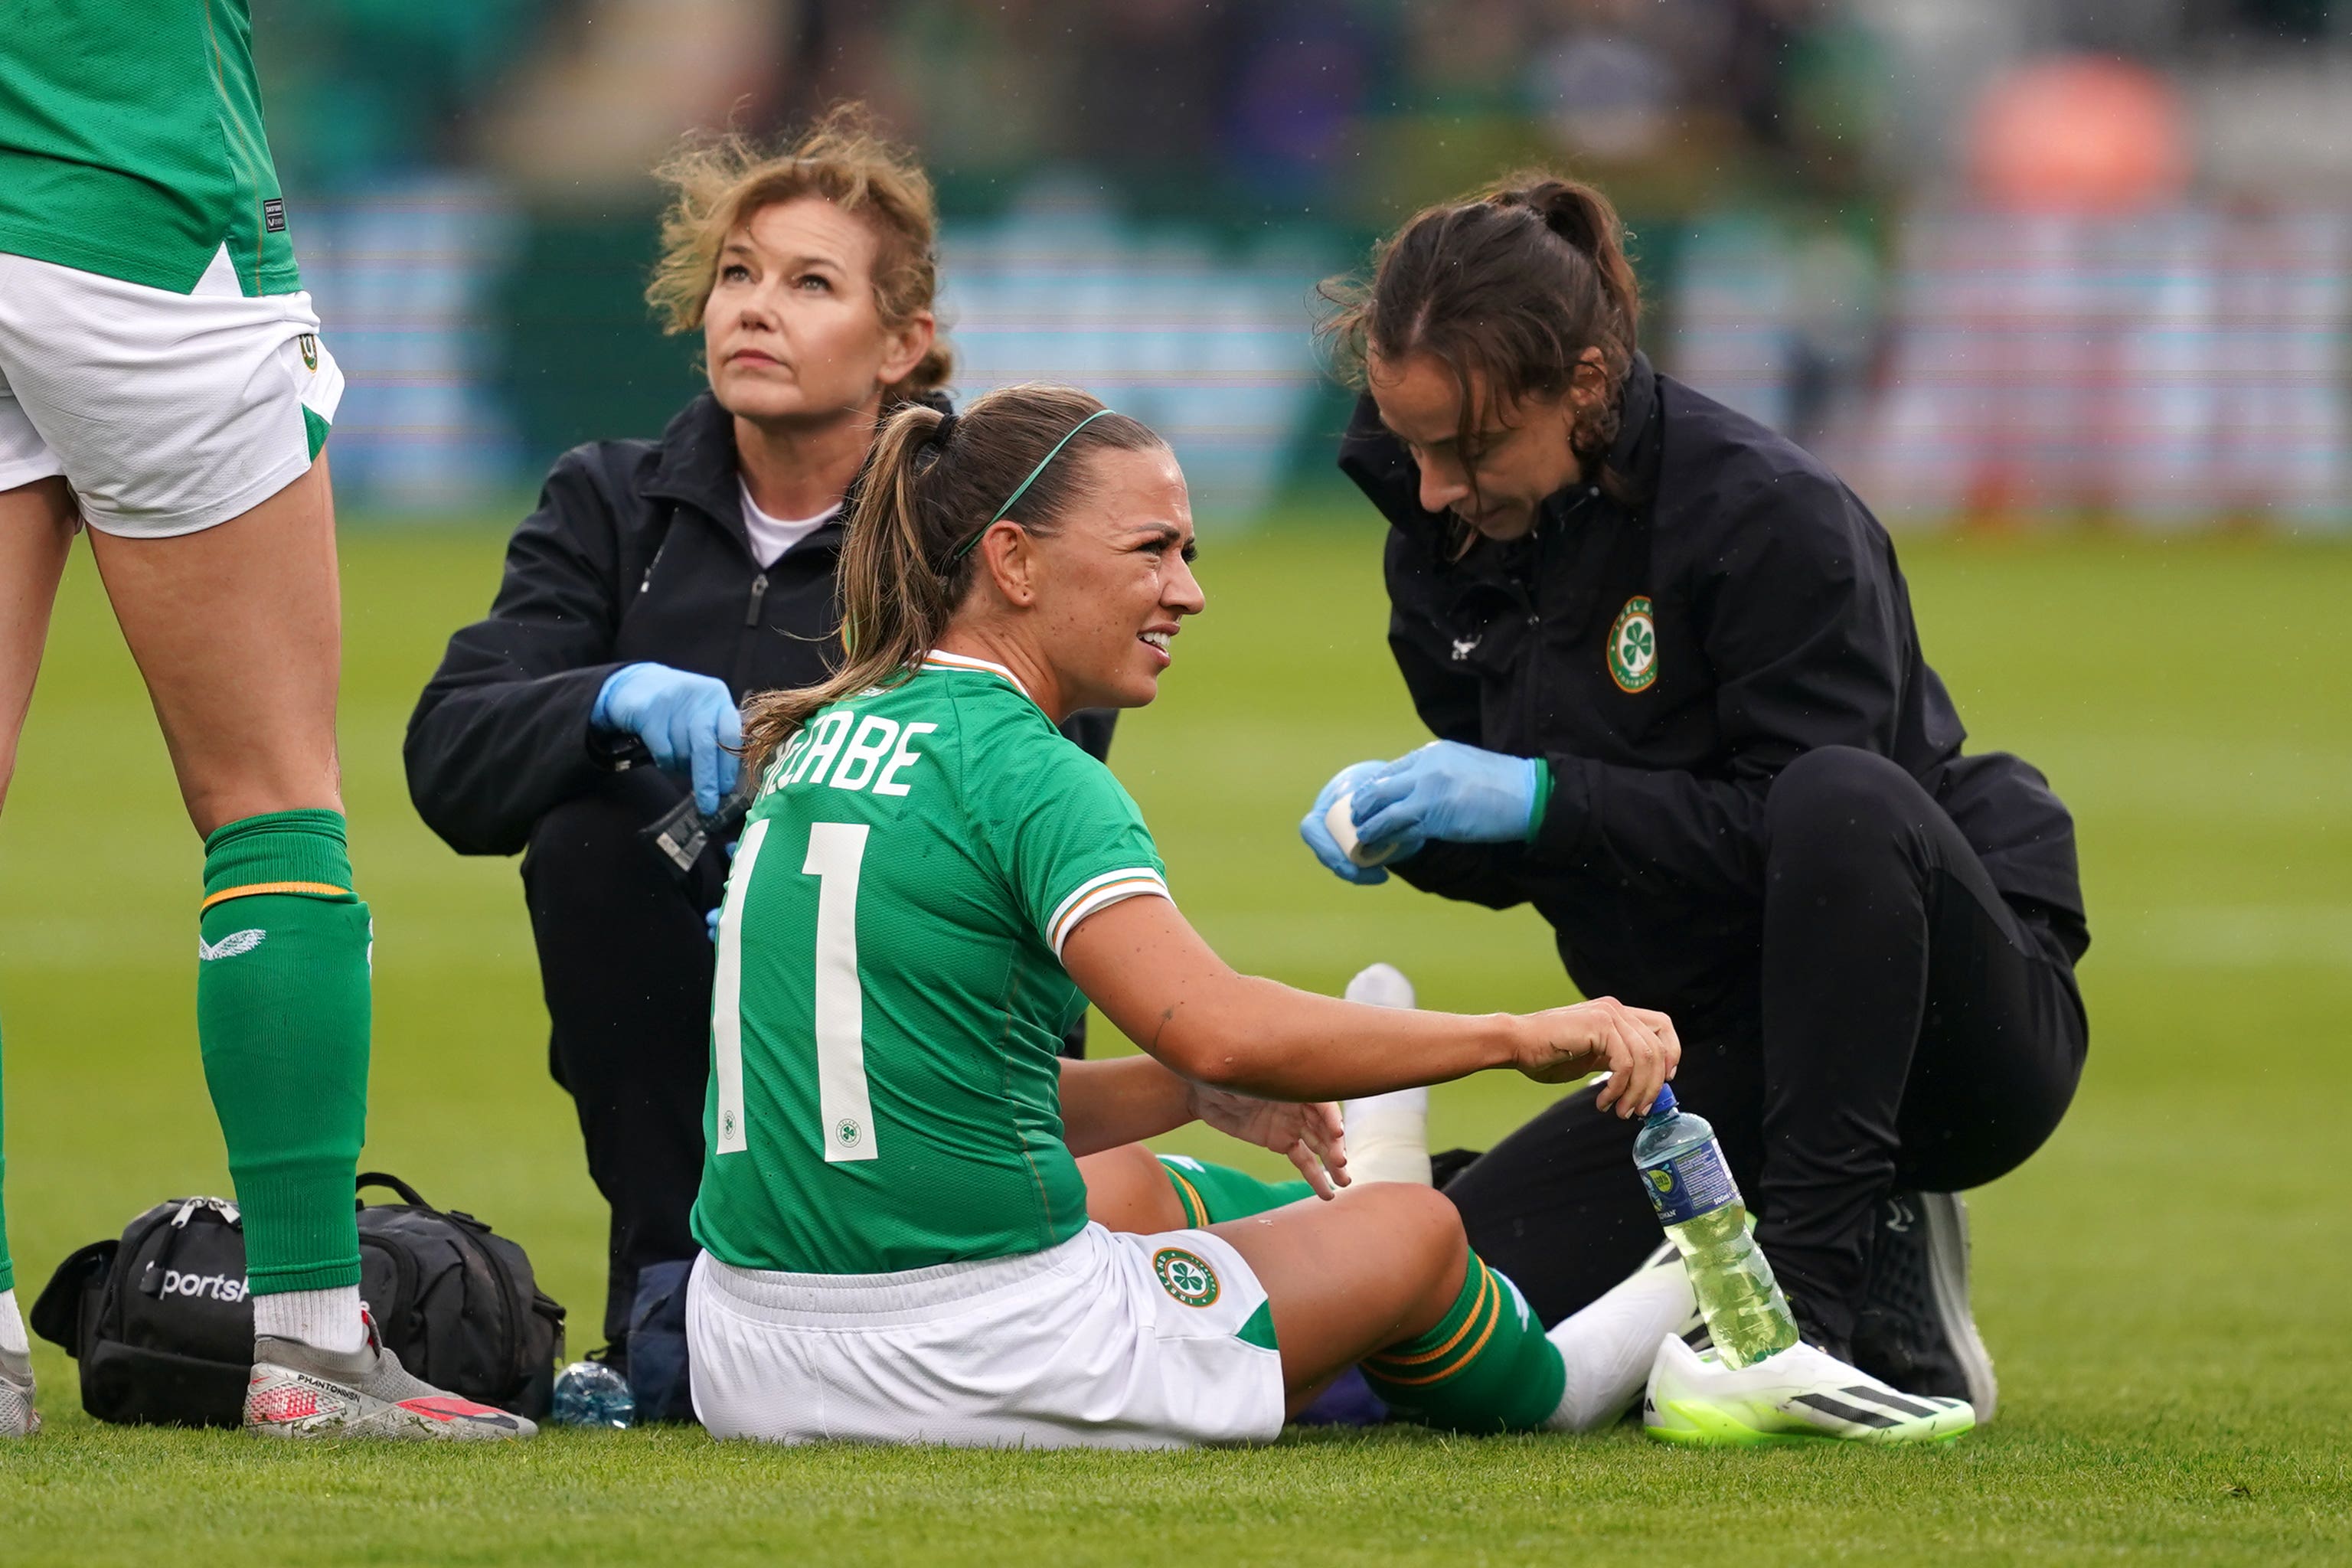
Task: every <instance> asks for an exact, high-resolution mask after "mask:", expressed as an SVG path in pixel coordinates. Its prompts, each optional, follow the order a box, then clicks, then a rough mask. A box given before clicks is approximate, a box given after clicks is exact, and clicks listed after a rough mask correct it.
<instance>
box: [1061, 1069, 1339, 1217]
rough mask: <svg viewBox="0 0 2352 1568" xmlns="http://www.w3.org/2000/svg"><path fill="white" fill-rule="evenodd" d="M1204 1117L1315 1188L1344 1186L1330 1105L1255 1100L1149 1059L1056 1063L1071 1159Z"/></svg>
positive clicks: (1327, 1192)
mask: <svg viewBox="0 0 2352 1568" xmlns="http://www.w3.org/2000/svg"><path fill="white" fill-rule="evenodd" d="M1192 1121H1205V1122H1207V1123H1208V1124H1209V1125H1210V1126H1212V1127H1213V1128H1215V1129H1216V1130H1217V1131H1220V1132H1223V1133H1224V1134H1225V1135H1226V1136H1228V1137H1231V1138H1238V1139H1240V1140H1241V1141H1242V1142H1244V1143H1255V1144H1256V1145H1257V1146H1258V1147H1259V1148H1261V1149H1271V1150H1273V1151H1274V1152H1276V1153H1277V1154H1280V1155H1283V1156H1285V1157H1286V1158H1287V1159H1288V1160H1289V1161H1290V1163H1292V1164H1294V1165H1296V1166H1297V1167H1298V1173H1299V1174H1300V1175H1302V1176H1305V1177H1306V1178H1307V1181H1308V1182H1309V1183H1311V1184H1313V1185H1314V1188H1315V1191H1316V1193H1317V1194H1318V1195H1320V1196H1323V1197H1327V1198H1328V1197H1329V1196H1331V1195H1332V1194H1333V1193H1334V1192H1335V1191H1336V1190H1337V1189H1338V1188H1339V1187H1343V1186H1346V1185H1347V1184H1348V1144H1347V1138H1346V1135H1345V1133H1344V1132H1343V1131H1341V1129H1340V1124H1339V1107H1338V1106H1336V1105H1332V1104H1328V1103H1322V1104H1307V1105H1300V1104H1295V1103H1286V1102H1283V1101H1277V1100H1259V1099H1255V1098H1254V1097H1252V1096H1249V1095H1245V1094H1235V1093H1233V1092H1231V1091H1229V1090H1226V1089H1212V1088H1210V1087H1208V1086H1207V1085H1205V1084H1198V1083H1193V1082H1191V1081H1190V1080H1188V1079H1182V1078H1179V1077H1178V1076H1177V1075H1176V1074H1174V1073H1172V1072H1171V1071H1169V1070H1168V1069H1167V1068H1164V1067H1162V1066H1160V1063H1158V1062H1156V1061H1154V1060H1152V1059H1151V1058H1150V1057H1127V1058H1122V1059H1120V1060H1117V1061H1108V1062H1071V1061H1066V1062H1064V1063H1063V1064H1062V1142H1065V1143H1066V1144H1068V1145H1069V1148H1070V1152H1071V1153H1072V1154H1073V1155H1076V1157H1078V1158H1079V1159H1084V1158H1085V1157H1086V1156H1087V1155H1088V1154H1097V1153H1100V1152H1102V1151H1104V1150H1105V1149H1116V1148H1118V1146H1119V1145H1121V1144H1123V1143H1138V1142H1142V1141H1143V1140H1144V1139H1146V1138H1157V1137H1158V1136H1159V1135H1160V1134H1161V1133H1162V1132H1172V1131H1175V1130H1176V1129H1177V1128H1179V1127H1182V1126H1184V1125H1185V1124H1186V1123H1188V1122H1192Z"/></svg>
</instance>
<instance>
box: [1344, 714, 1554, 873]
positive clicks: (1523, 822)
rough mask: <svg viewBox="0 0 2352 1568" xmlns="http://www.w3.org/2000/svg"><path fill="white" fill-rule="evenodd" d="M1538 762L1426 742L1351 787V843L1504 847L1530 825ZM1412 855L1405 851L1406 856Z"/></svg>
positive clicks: (1524, 834)
mask: <svg viewBox="0 0 2352 1568" xmlns="http://www.w3.org/2000/svg"><path fill="white" fill-rule="evenodd" d="M1542 766H1543V764H1542V763H1539V762H1537V761H1536V760H1535V759H1534V758H1532V757H1509V756H1505V755H1504V754H1503V753H1502V752H1484V751H1480V750H1479V749H1478V748H1477V747H1475V746H1465V745H1464V744H1462V743H1461V742H1459V741H1432V742H1430V743H1429V744H1428V745H1426V746H1423V747H1422V748H1421V750H1419V751H1417V752H1407V753H1406V754H1405V755H1404V756H1402V757H1400V758H1398V759H1397V760H1396V761H1395V762H1393V763H1390V764H1389V765H1388V766H1387V767H1386V768H1384V769H1382V770H1381V772H1380V773H1377V774H1376V775H1374V776H1373V777H1371V778H1370V779H1367V780H1366V781H1364V782H1363V783H1362V784H1358V785H1357V786H1356V810H1355V816H1356V837H1357V838H1358V839H1359V841H1360V843H1361V844H1362V846H1363V847H1364V848H1365V849H1367V850H1372V849H1380V848H1383V847H1386V846H1388V845H1389V844H1391V843H1395V844H1399V845H1404V844H1410V845H1411V846H1412V848H1414V849H1418V848H1420V847H1421V845H1422V843H1423V841H1424V840H1426V839H1431V838H1440V839H1444V840H1446V841H1448V842H1450V843H1454V844H1510V843H1517V842H1518V841H1519V840H1522V839H1524V838H1526V837H1527V836H1528V828H1529V827H1531V826H1534V824H1533V823H1532V822H1530V821H1529V820H1528V819H1529V818H1530V817H1531V816H1533V815H1534V813H1535V805H1536V786H1537V782H1538V779H1539V778H1540V776H1541V775H1540V773H1538V770H1539V769H1540V768H1541V767H1542ZM1405 852H1406V853H1410V851H1405Z"/></svg>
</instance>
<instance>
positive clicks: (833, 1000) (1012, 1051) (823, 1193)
mask: <svg viewBox="0 0 2352 1568" xmlns="http://www.w3.org/2000/svg"><path fill="white" fill-rule="evenodd" d="M1167 891H1168V886H1167V881H1166V872H1165V868H1163V867H1162V866H1161V865H1160V856H1159V852H1158V850H1156V849H1155V848H1154V847H1153V846H1152V842H1151V835H1150V832H1149V831H1147V830H1146V829H1145V827H1144V826H1143V817H1142V815H1141V813H1139V812H1138V811H1137V810H1136V807H1135V802H1134V801H1133V800H1132V799H1130V798H1129V795H1128V793H1127V791H1126V790H1124V789H1122V788H1120V787H1119V784H1118V780H1117V779H1115V778H1113V777H1112V776H1111V773H1110V770H1109V769H1108V768H1107V767H1105V766H1103V764H1102V763H1099V762H1097V761H1096V760H1095V759H1094V758H1092V757H1090V756H1088V755H1087V753H1086V752H1082V751H1080V750H1079V749H1078V748H1077V747H1076V746H1075V745H1073V744H1072V743H1071V742H1069V741H1067V740H1066V739H1064V738H1063V736H1062V734H1061V732H1060V731H1057V730H1056V729H1055V727H1054V725H1053V723H1052V722H1051V721H1049V720H1047V718H1046V717H1045V712H1044V710H1041V709H1039V708H1038V706H1037V705H1036V704H1035V703H1034V702H1033V701H1031V700H1030V699H1029V697H1028V695H1027V693H1025V692H1024V691H1023V690H1022V689H1021V687H1020V684H1019V683H1018V682H1017V681H1016V680H1015V679H1013V675H1012V673H1011V672H1010V671H1008V670H1005V669H1003V668H1001V667H999V666H996V665H992V664H987V663H984V662H982V661H981V660H978V659H972V658H963V657H961V656H959V655H955V654H945V653H934V654H932V655H931V656H930V657H929V658H928V659H926V660H925V661H924V664H923V666H922V668H921V669H920V670H919V671H918V672H917V673H916V674H915V675H914V676H913V677H912V678H911V679H908V680H906V681H905V682H903V683H902V684H899V685H897V686H891V687H887V688H882V689H876V690H872V691H868V692H866V693H865V694H863V695H861V696H858V697H854V698H850V699H848V700H845V701H842V702H837V703H835V704H834V705H833V706H831V707H829V708H826V709H824V710H823V711H821V712H819V713H818V714H816V715H814V717H813V718H812V719H811V720H810V721H809V722H808V724H807V725H805V726H804V727H803V729H802V730H801V731H800V732H799V733H798V734H796V735H795V736H793V739H792V741H791V742H790V743H789V744H788V745H787V746H786V747H785V749H784V751H783V752H782V753H781V754H780V755H779V756H778V757H777V758H776V760H775V761H774V762H773V763H771V764H770V765H769V767H768V769H767V771H766V773H764V775H763V776H762V778H761V786H760V795H759V798H758V800H757V801H756V802H755V803H754V805H752V808H751V816H750V817H749V818H748V819H747V820H746V822H745V824H744V828H743V838H742V842H741V845H740V847H738V849H737V850H736V854H735V865H734V869H733V871H732V872H731V874H730V876H729V878H728V883H727V897H726V900H725V902H724V903H723V904H722V905H721V906H720V910H719V968H718V980H717V984H715V986H714V987H713V992H712V997H711V1014H710V1024H711V1028H710V1034H711V1075H710V1093H709V1100H708V1101H707V1102H706V1106H705V1110H704V1115H703V1121H704V1126H703V1132H704V1137H705V1140H706V1142H707V1147H708V1149H709V1153H708V1156H707V1157H706V1159H705V1161H704V1164H703V1168H702V1190H701V1193H700V1195H699V1196H698V1198H697V1199H696V1202H695V1205H694V1234H695V1237H696V1239H697V1240H698V1241H700V1242H701V1243H702V1245H703V1246H704V1247H707V1248H709V1251H710V1252H711V1254H712V1255H713V1256H714V1257H717V1258H720V1259H722V1260H723V1261H725V1262H728V1263H732V1264H736V1265H738V1266H740V1267H742V1268H772V1269H787V1270H790V1271H792V1272H794V1273H804V1274H886V1273H896V1272H898V1271H899V1270H902V1269H908V1268H928V1267H929V1266H930V1265H933V1264H938V1263H950V1262H959V1261H964V1260H970V1259H979V1258H1009V1257H1013V1256H1016V1255H1019V1254H1023V1253H1030V1252H1036V1251H1040V1250H1042V1249H1044V1248H1045V1247H1053V1246H1055V1245H1057V1244H1058V1243H1061V1242H1064V1241H1067V1240H1068V1239H1069V1238H1070V1237H1073V1236H1076V1234H1077V1233H1078V1231H1079V1230H1080V1229H1081V1228H1082V1227H1083V1226H1085V1224H1086V1219H1087V1190H1086V1184H1085V1182H1084V1180H1083V1179H1082V1178H1081V1177H1080V1176H1079V1174H1078V1168H1077V1163H1076V1161H1074V1160H1073V1159H1072V1158H1071V1157H1070V1152H1069V1149H1068V1147H1067V1146H1066V1144H1065V1143H1064V1142H1062V1112H1061V1077H1060V1073H1061V1063H1060V1059H1059V1058H1058V1056H1057V1055H1056V1053H1057V1052H1058V1050H1059V1049H1060V1046H1061V1040H1062V1033H1063V1031H1064V1030H1065V1029H1066V1028H1067V1027H1068V1026H1070V1024H1071V1023H1073V1022H1074V1021H1075V1020H1076V1017H1077V1016H1078V1012H1079V1010H1080V1009H1081V1008H1082V1007H1083V1006H1084V1005H1085V998H1084V997H1082V996H1081V995H1080V994H1078V989H1077V987H1076V985H1073V984H1071V983H1070V977H1069V975H1068V974H1067V973H1065V972H1064V971H1063V969H1062V963H1061V956H1060V955H1061V951H1062V942H1063V941H1064V939H1065V938H1066V937H1067V936H1068V935H1069V933H1070V932H1071V931H1073V930H1075V929H1076V927H1077V925H1078V923H1079V922H1080V921H1084V920H1085V919H1086V918H1087V916H1088V915H1090V914H1093V913H1094V912H1095V911H1096V910H1100V909H1103V908H1105V907H1106V906H1108V905H1109V904H1113V903H1116V902H1118V900H1121V899H1124V898H1130V897H1133V896H1135V895H1138V894H1144V893H1150V894H1158V895H1160V896H1161V897H1165V896H1166V895H1167Z"/></svg>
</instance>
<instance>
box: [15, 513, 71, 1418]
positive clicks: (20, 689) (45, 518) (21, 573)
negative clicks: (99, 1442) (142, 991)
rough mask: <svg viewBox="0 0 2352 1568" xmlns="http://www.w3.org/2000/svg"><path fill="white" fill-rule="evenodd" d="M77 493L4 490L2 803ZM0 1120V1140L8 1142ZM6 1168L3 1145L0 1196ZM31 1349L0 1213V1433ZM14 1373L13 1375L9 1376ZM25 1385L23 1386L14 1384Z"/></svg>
mask: <svg viewBox="0 0 2352 1568" xmlns="http://www.w3.org/2000/svg"><path fill="white" fill-rule="evenodd" d="M75 516H76V514H75V511H74V505H73V497H72V494H71V493H70V492H69V491H68V489H66V484H65V481H64V480H63V479H57V478H50V479H37V480H35V481H34V482H32V483H31V484H26V485H18V486H16V488H14V489H8V490H5V491H0V804H5V802H6V800H7V798H8V784H9V781H10V780H11V779H12V778H14V777H15V775H16V739H17V736H18V735H19V734H20V733H21V732H22V731H23V730H24V727H25V713H26V710H27V709H28V708H29V707H30V706H31V705H32V700H33V680H34V678H35V676H37V674H38V673H39V671H40V668H41V647H42V644H43V643H44V642H45V641H46V640H47V637H48V631H49V609H50V606H51V605H53V604H54V603H55V602H56V599H57V593H58V577H59V576H60V575H61V574H63V573H64V571H65V564H66V552H67V549H68V546H69V545H70V544H71V543H72V542H73V527H74V520H75ZM5 1135H6V1133H5V1117H0V1140H5ZM7 1169H8V1162H7V1155H6V1145H5V1142H0V1193H5V1178H6V1173H7ZM31 1349H32V1346H31V1343H30V1342H29V1341H28V1340H27V1339H26V1334H25V1319H24V1314H23V1312H22V1311H21V1310H19V1308H18V1306H17V1303H16V1267H15V1265H14V1263H13V1262H12V1261H11V1260H10V1258H9V1254H8V1222H7V1214H6V1211H5V1208H0V1436H11V1435H14V1433H15V1432H20V1431H28V1430H30V1429H31V1427H32V1425H33V1421H32V1389H31V1369H30V1363H29V1362H24V1363H23V1364H22V1365H21V1366H17V1365H13V1364H10V1363H18V1362H21V1361H22V1360H23V1358H25V1357H26V1356H27V1354H28V1353H29V1352H30V1351H31ZM12 1374H16V1375H12ZM16 1383H21V1384H23V1386H22V1387H21V1388H14V1389H12V1387H11V1386H10V1385H11V1384H16Z"/></svg>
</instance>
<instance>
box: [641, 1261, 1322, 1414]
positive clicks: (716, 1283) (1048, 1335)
mask: <svg viewBox="0 0 2352 1568" xmlns="http://www.w3.org/2000/svg"><path fill="white" fill-rule="evenodd" d="M687 1342H688V1347H689V1349H690V1351H691V1361H692V1365H693V1369H694V1410H695V1414H696V1415H699V1416H700V1417H701V1418H702V1424H703V1425H704V1426H707V1427H709V1429H710V1431H711V1434H712V1435H713V1436H719V1437H760V1438H764V1439H766V1440H768V1441H770V1442H775V1443H804V1442H814V1441H817V1440H820V1439H847V1440H850V1441H854V1442H866V1443H940V1444H947V1445H950V1446H954V1447H1030V1448H1060V1447H1089V1448H1181V1447H1192V1446H1193V1445H1195V1444H1202V1443H1264V1442H1271V1441H1272V1440H1273V1439H1274V1438H1275V1437H1276V1436H1278V1435H1279V1434H1280V1433H1281V1431H1282V1414H1283V1389H1282V1358H1281V1356H1280V1355H1279V1354H1277V1353H1276V1350H1275V1345H1274V1329H1273V1317H1272V1313H1271V1312H1270V1310H1268V1308H1267V1306H1266V1300H1265V1290H1264V1289H1262V1288H1261V1287H1260V1286H1259V1284H1258V1282H1257V1277H1256V1276H1255V1275H1254V1274H1252V1273H1251V1272H1250V1270H1249V1266H1248V1265H1247V1264H1245V1263H1244V1262H1243V1261H1242V1257H1241V1254H1240V1253H1238V1252H1235V1251H1234V1249H1233V1247H1231V1246H1230V1245H1228V1244H1227V1243H1226V1242H1224V1241H1223V1239H1221V1238H1219V1237H1214V1236H1212V1235H1210V1234H1209V1233H1208V1232H1207V1231H1202V1230H1177V1231H1170V1232H1168V1233H1166V1234H1165V1235H1161V1236H1129V1235H1123V1234H1114V1233H1113V1232H1110V1231H1108V1230H1105V1229H1104V1228H1103V1227H1102V1226H1098V1225H1092V1224H1090V1225H1088V1226H1087V1228H1086V1229H1085V1230H1083V1231H1081V1232H1079V1233H1078V1235H1077V1236H1076V1237H1073V1238H1071V1239H1070V1240H1068V1241H1066V1242H1064V1243H1063V1244H1062V1245H1061V1246H1059V1247H1052V1248H1049V1249H1048V1250H1046V1251H1044V1252H1038V1253H1032V1254H1030V1255H1028V1256H1027V1257H1024V1258H997V1259H993V1260H992V1261H989V1262H985V1263H950V1264H942V1265H940V1267H938V1268H918V1269H912V1270H909V1271H908V1272H906V1273H903V1274H851V1275H824V1274H779V1273H770V1272H767V1271H764V1270H760V1269H751V1268H732V1267H730V1265H728V1264H725V1263H721V1262H720V1261H719V1259H717V1258H713V1257H711V1256H710V1255H709V1253H707V1252H706V1253H704V1254H703V1255H702V1256H701V1257H700V1258H697V1259H696V1260H695V1265H694V1275H693V1279H692V1282H691V1284H690V1285H689V1287H688V1292H687Z"/></svg>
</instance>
